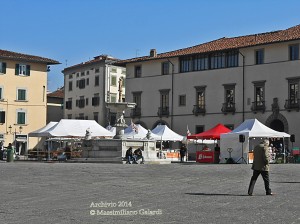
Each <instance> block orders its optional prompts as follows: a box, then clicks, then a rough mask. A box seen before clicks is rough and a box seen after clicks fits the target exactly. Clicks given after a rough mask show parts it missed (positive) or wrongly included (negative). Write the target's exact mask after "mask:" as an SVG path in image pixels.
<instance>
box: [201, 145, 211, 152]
mask: <svg viewBox="0 0 300 224" xmlns="http://www.w3.org/2000/svg"><path fill="white" fill-rule="evenodd" d="M202 150H203V151H211V149H210V148H208V146H207V145H204V147H203V149H202Z"/></svg>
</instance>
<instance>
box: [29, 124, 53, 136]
mask: <svg viewBox="0 0 300 224" xmlns="http://www.w3.org/2000/svg"><path fill="white" fill-rule="evenodd" d="M57 123H58V122H56V121H50V122H49V123H48V124H47V125H46V126H44V127H42V128H40V129H38V130H35V131H33V132H30V133H29V134H28V136H29V137H47V136H49V133H48V132H47V131H48V130H49V129H50V128H52V127H53V126H54V125H56V124H57Z"/></svg>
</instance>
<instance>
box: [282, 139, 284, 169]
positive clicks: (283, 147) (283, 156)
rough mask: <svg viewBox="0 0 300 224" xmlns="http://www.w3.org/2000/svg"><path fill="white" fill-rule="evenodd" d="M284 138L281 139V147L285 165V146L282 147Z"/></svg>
mask: <svg viewBox="0 0 300 224" xmlns="http://www.w3.org/2000/svg"><path fill="white" fill-rule="evenodd" d="M284 145H285V144H284V137H283V138H282V147H283V163H285V146H284Z"/></svg>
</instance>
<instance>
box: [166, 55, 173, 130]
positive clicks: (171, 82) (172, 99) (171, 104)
mask: <svg viewBox="0 0 300 224" xmlns="http://www.w3.org/2000/svg"><path fill="white" fill-rule="evenodd" d="M167 60H168V62H170V64H171V65H172V74H171V75H172V81H171V83H172V90H171V96H172V100H171V129H173V115H174V113H173V111H174V64H173V63H172V62H171V61H170V59H169V58H167Z"/></svg>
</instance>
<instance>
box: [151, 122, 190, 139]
mask: <svg viewBox="0 0 300 224" xmlns="http://www.w3.org/2000/svg"><path fill="white" fill-rule="evenodd" d="M152 133H153V134H156V135H159V136H160V139H161V140H162V141H182V140H183V138H184V137H183V136H182V135H179V134H177V133H176V132H174V131H172V130H171V129H170V128H169V127H168V126H167V125H160V124H159V125H157V126H156V127H155V128H154V129H153V130H152Z"/></svg>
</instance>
